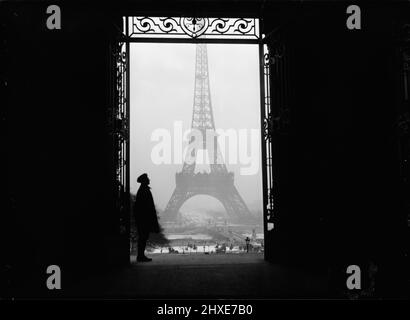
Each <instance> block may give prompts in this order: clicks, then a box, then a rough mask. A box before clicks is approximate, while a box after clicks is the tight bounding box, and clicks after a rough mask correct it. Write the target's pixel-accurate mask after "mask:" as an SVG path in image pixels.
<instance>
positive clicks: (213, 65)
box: [130, 43, 262, 211]
mask: <svg viewBox="0 0 410 320" xmlns="http://www.w3.org/2000/svg"><path fill="white" fill-rule="evenodd" d="M207 47H208V64H209V77H210V89H211V101H212V108H213V113H214V119H215V127H216V129H222V130H227V129H234V130H235V131H236V132H237V131H238V130H240V129H241V130H245V132H246V133H247V136H246V137H247V140H246V141H245V142H244V141H242V143H239V144H241V145H242V147H247V148H248V149H245V151H247V154H248V155H249V156H252V161H251V162H252V163H253V164H257V170H256V171H255V172H254V173H252V174H248V175H244V174H243V169H244V168H247V167H248V168H249V166H250V164H249V163H248V164H244V163H236V164H232V163H227V168H228V171H233V172H234V174H235V186H236V188H237V189H238V191H239V193H240V195H241V196H242V198H243V199H244V201H245V202H246V204H247V205H248V207H249V209H250V210H251V211H255V210H261V204H262V177H261V165H260V163H261V159H260V152H259V150H260V112H259V110H260V90H259V61H258V46H257V45H237V44H232V45H228V44H208V46H207ZM195 49H196V48H195V44H151V43H149V44H148V43H144V44H142V43H133V44H131V50H130V70H131V72H130V79H131V81H130V82H131V83H130V90H131V91H130V99H131V102H130V106H131V132H130V138H131V146H130V149H131V168H130V169H131V192H132V193H135V192H136V191H137V190H138V187H139V184H138V183H137V181H136V179H137V177H138V176H139V175H140V174H142V173H144V172H145V173H147V174H148V175H149V177H150V179H151V188H152V193H153V196H154V201H155V203H156V206H157V208H158V209H160V210H161V209H164V208H165V206H166V204H167V202H168V200H169V199H170V197H171V194H172V192H173V190H174V188H175V173H176V172H179V171H181V170H182V164H181V163H169V164H155V163H154V162H155V161H153V159H152V151H153V148H154V146H155V145H157V144H158V141H152V139H151V137H152V134H153V132H155V131H156V130H158V129H165V130H166V131H167V132H169V133H170V136H171V138H172V148H171V149H172V153H173V154H172V160H175V158H177V157H175V154H174V152H176V150H175V148H174V145H173V143H174V140H175V139H174V134H175V132H174V131H175V130H174V128H175V123H179V124H181V126H182V128H183V130H189V129H190V127H191V121H192V112H193V98H194V83H195V53H196V50H195ZM252 129H253V130H254V132H257V139H256V141H257V146H256V148H257V150H258V152H257V155H256V156H255V155H252V154H251V146H250V145H251V144H252V142H251V138H250V135H251V133H250V132H251V130H252ZM255 130H256V131H255ZM157 132H158V131H157ZM186 144H187V143H186ZM254 144H255V143H254ZM253 147H255V146H253ZM198 155H199V154H198ZM239 160H240V159H238V161H239ZM241 169H242V171H241ZM196 171H209V165H207V164H202V165H197V167H196ZM198 209H211V210H222V209H223V207H222V205H221V204H220V203H219V202H218V201H217V200H215V199H210V197H207V196H205V197H204V196H201V197H200V196H198V197H194V198H192V199H191V200H189V201H188V202H187V203H186V204H185V205H184V206H183V208H182V209H181V211H182V210H198Z"/></svg>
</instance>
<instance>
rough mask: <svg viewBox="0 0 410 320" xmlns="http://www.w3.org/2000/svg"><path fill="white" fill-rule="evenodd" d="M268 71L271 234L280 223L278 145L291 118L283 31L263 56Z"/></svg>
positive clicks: (266, 102)
mask: <svg viewBox="0 0 410 320" xmlns="http://www.w3.org/2000/svg"><path fill="white" fill-rule="evenodd" d="M263 71H264V92H265V97H264V121H263V134H264V142H265V146H264V149H265V157H266V158H265V161H266V170H265V175H266V178H265V181H266V188H267V190H266V191H265V192H266V193H265V194H266V204H265V205H266V207H265V215H266V219H265V223H266V230H267V231H271V230H273V229H274V228H275V224H276V223H278V221H277V218H276V216H275V210H276V208H275V201H276V198H277V192H278V188H277V180H276V178H277V177H275V176H274V170H275V161H276V160H275V159H276V157H277V155H276V154H275V152H274V148H275V143H277V141H278V139H281V138H280V137H283V136H286V135H288V134H289V131H290V124H291V117H290V108H289V87H290V84H289V75H288V57H287V52H286V46H285V45H284V43H283V41H281V39H280V34H279V32H275V33H272V34H271V35H270V36H269V39H267V40H266V44H265V46H264V55H263Z"/></svg>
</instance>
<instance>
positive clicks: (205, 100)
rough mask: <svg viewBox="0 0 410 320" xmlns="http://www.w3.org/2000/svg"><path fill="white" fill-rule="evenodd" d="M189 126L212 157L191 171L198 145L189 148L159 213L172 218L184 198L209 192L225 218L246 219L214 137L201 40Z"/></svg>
mask: <svg viewBox="0 0 410 320" xmlns="http://www.w3.org/2000/svg"><path fill="white" fill-rule="evenodd" d="M192 130H196V132H200V133H202V137H203V139H202V141H203V148H202V149H203V150H206V151H207V152H208V156H209V159H213V161H210V172H209V173H195V165H196V156H197V149H198V148H194V149H192V150H191V152H190V157H191V161H187V159H185V162H184V164H183V168H182V171H181V172H178V173H176V175H175V182H176V187H175V190H174V192H173V193H172V196H171V199H170V200H169V202H168V204H167V206H166V208H165V211H164V215H163V217H164V218H166V219H170V220H175V219H177V217H178V213H179V209H180V208H181V206H182V205H183V204H184V202H185V201H187V200H188V199H190V198H192V197H193V196H196V195H209V196H211V197H214V198H216V199H218V200H219V201H220V202H221V203H222V205H223V206H224V208H225V210H226V213H227V215H228V217H229V218H232V219H236V218H244V219H249V218H250V212H249V209H248V207H247V206H246V204H245V202H244V201H243V199H242V197H241V196H240V194H239V192H238V190H237V189H236V187H235V185H234V174H233V172H228V170H227V168H226V165H225V163H224V162H223V159H222V157H221V153H220V150H219V146H218V143H217V141H216V140H217V139H216V133H215V122H214V116H213V112H212V104H211V92H210V85H209V74H208V56H207V47H206V44H203V43H201V44H197V45H196V63H195V92H194V110H193V114H192ZM207 132H208V134H209V132H211V135H212V136H213V137H214V141H213V143H212V144H211V145H212V146H211V147H210V146H209V145H207V144H208V143H209V142H208V141H209V140H207V139H206V138H205V137H207ZM193 139H195V137H194V136H191V140H190V142H192V141H193ZM212 147H213V148H212ZM188 155H189V154H188Z"/></svg>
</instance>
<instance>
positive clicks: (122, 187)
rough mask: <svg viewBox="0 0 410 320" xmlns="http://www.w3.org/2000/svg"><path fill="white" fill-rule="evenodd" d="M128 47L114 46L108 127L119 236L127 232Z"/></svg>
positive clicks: (122, 43)
mask: <svg viewBox="0 0 410 320" xmlns="http://www.w3.org/2000/svg"><path fill="white" fill-rule="evenodd" d="M127 47H128V45H127V44H126V43H125V42H117V43H115V44H113V47H112V50H111V52H112V56H111V68H112V70H113V71H112V74H113V76H112V79H111V86H112V91H111V92H112V93H113V94H112V98H111V103H112V106H111V108H110V115H109V124H110V135H111V138H112V146H113V151H114V156H115V158H114V168H115V172H114V177H115V193H116V195H115V198H116V210H117V212H118V213H119V220H118V228H119V233H120V234H121V235H127V234H128V233H129V232H128V231H129V217H128V212H129V166H128V159H129V124H128V122H129V105H128V92H129V90H128V82H129V81H128V50H127Z"/></svg>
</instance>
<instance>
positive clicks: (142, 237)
mask: <svg viewBox="0 0 410 320" xmlns="http://www.w3.org/2000/svg"><path fill="white" fill-rule="evenodd" d="M137 182H138V183H141V186H140V188H139V189H138V192H137V196H136V198H135V204H134V217H135V223H136V225H137V230H138V255H137V261H139V262H146V261H151V260H152V259H150V258H147V257H146V256H145V253H144V252H145V246H146V245H147V240H148V237H149V234H150V232H155V233H158V232H159V224H158V219H157V212H156V210H155V205H154V199H153V198H152V194H151V190H150V187H149V186H148V185H149V183H150V180H149V178H148V176H147V174H146V173H144V174H142V175H140V176H139V177H138V179H137Z"/></svg>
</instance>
